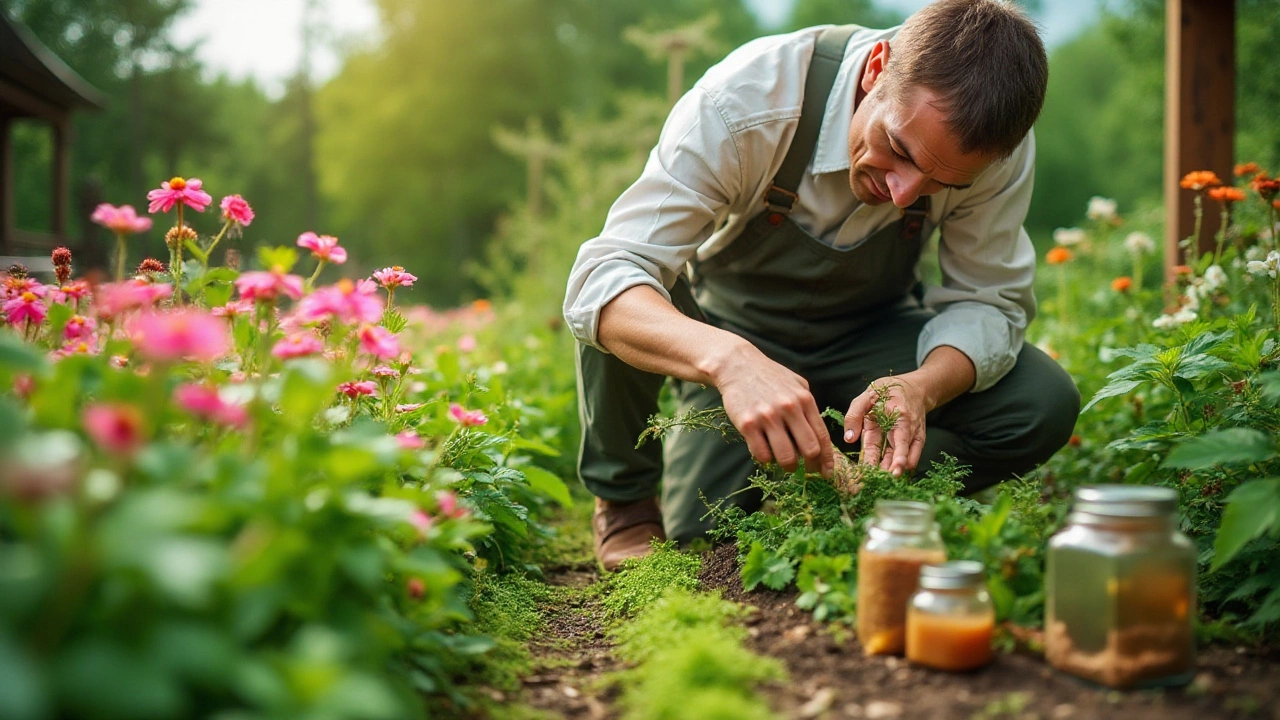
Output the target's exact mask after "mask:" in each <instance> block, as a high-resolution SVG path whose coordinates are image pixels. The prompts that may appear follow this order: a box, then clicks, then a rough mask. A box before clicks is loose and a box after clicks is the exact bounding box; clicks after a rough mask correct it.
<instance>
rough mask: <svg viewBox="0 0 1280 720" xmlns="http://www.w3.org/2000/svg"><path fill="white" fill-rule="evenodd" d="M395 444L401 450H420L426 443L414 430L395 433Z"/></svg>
mask: <svg viewBox="0 0 1280 720" xmlns="http://www.w3.org/2000/svg"><path fill="white" fill-rule="evenodd" d="M396 442H397V443H399V444H400V449H401V450H421V449H422V448H424V447H426V446H427V441H426V440H424V439H422V437H421V436H420V435H418V431H416V430H405V431H404V432H400V433H397V434H396Z"/></svg>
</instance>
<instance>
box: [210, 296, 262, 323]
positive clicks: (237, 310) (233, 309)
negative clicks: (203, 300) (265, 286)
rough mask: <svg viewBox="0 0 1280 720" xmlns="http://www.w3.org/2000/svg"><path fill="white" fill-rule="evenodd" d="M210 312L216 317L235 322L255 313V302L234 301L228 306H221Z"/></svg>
mask: <svg viewBox="0 0 1280 720" xmlns="http://www.w3.org/2000/svg"><path fill="white" fill-rule="evenodd" d="M209 312H211V313H213V316H214V317H224V318H231V319H232V320H234V319H236V318H238V317H240V316H241V315H248V314H249V313H251V312H253V301H252V300H232V301H231V302H229V303H227V304H226V305H219V306H218V307H216V308H213V309H212V310H210V311H209Z"/></svg>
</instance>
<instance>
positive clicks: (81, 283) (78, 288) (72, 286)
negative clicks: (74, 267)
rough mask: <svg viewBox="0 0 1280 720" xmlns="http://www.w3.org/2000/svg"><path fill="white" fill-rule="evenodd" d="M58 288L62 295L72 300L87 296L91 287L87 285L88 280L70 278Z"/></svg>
mask: <svg viewBox="0 0 1280 720" xmlns="http://www.w3.org/2000/svg"><path fill="white" fill-rule="evenodd" d="M59 290H60V291H61V292H62V294H63V295H65V296H67V297H69V298H71V299H72V300H80V299H82V298H84V297H86V296H88V294H89V293H90V292H91V291H92V288H90V287H89V282H88V281H87V280H72V281H71V282H69V283H67V284H66V285H63V286H62V287H61V288H59Z"/></svg>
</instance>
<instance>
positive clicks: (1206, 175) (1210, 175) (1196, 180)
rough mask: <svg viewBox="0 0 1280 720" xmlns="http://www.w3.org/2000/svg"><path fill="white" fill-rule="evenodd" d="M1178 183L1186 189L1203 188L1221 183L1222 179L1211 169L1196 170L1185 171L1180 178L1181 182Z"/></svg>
mask: <svg viewBox="0 0 1280 720" xmlns="http://www.w3.org/2000/svg"><path fill="white" fill-rule="evenodd" d="M1178 184H1179V185H1181V186H1182V187H1183V188H1185V189H1187V190H1204V189H1205V188H1211V187H1214V186H1215V185H1221V184H1222V181H1221V180H1219V179H1218V174H1217V173H1215V172H1214V171H1212V170H1196V171H1194V172H1189V173H1187V174H1186V176H1185V177H1183V178H1182V182H1180V183H1178Z"/></svg>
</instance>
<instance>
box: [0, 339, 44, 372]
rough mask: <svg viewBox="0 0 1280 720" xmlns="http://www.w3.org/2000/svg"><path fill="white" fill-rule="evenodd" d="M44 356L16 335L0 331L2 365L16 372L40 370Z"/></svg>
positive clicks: (0, 363)
mask: <svg viewBox="0 0 1280 720" xmlns="http://www.w3.org/2000/svg"><path fill="white" fill-rule="evenodd" d="M43 365H44V358H43V357H42V356H41V355H40V353H38V352H36V350H35V348H33V347H31V346H30V345H28V344H26V343H24V342H23V341H22V340H21V339H19V338H18V337H17V336H16V335H13V334H10V333H7V332H6V333H0V367H4V368H5V369H6V370H11V371H14V372H18V371H31V370H39V369H40V368H41V367H42V366H43Z"/></svg>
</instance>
